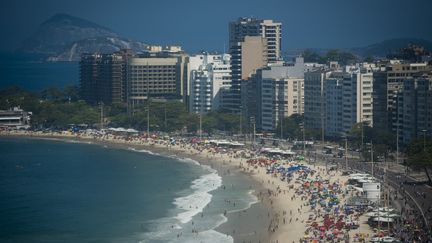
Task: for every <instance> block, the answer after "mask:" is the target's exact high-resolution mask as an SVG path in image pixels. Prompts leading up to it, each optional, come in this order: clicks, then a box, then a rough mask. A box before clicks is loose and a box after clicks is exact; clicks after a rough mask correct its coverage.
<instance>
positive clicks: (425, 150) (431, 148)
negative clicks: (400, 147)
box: [406, 139, 432, 185]
mask: <svg viewBox="0 0 432 243" xmlns="http://www.w3.org/2000/svg"><path fill="white" fill-rule="evenodd" d="M406 154H407V157H408V158H407V164H408V166H409V167H411V168H413V169H420V170H424V172H425V174H426V176H427V178H428V184H429V185H432V180H431V177H430V175H429V169H431V167H432V141H431V140H430V139H427V140H423V139H418V140H415V141H413V142H411V143H410V144H409V146H408V148H407V151H406Z"/></svg>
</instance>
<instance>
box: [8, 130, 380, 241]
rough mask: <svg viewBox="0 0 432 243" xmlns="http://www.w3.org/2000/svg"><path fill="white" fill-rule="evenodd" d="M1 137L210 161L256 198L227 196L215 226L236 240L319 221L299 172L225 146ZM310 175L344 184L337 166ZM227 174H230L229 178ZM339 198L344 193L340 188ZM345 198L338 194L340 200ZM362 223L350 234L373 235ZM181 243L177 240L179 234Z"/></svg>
mask: <svg viewBox="0 0 432 243" xmlns="http://www.w3.org/2000/svg"><path fill="white" fill-rule="evenodd" d="M1 135H4V136H26V137H33V138H37V139H60V140H76V141H80V142H91V143H97V144H101V145H104V146H113V147H116V148H123V149H136V150H148V151H151V152H152V153H157V154H161V155H166V156H176V157H178V158H189V159H192V160H195V161H198V162H199V163H200V164H203V165H207V166H210V167H211V168H213V169H215V170H217V173H218V174H219V175H220V176H221V177H222V178H224V179H223V181H226V180H233V178H236V179H237V178H238V180H241V183H247V184H248V185H249V186H250V190H251V192H253V195H254V196H255V197H256V199H257V203H254V204H251V205H249V207H248V208H239V207H238V206H236V205H235V204H234V205H233V204H232V202H230V199H229V198H227V199H226V211H225V212H224V216H226V217H227V219H228V220H227V222H225V223H223V224H221V225H220V226H219V227H217V228H216V230H217V231H219V232H220V233H223V234H226V235H230V236H231V237H233V239H234V242H278V243H279V242H300V240H301V239H302V238H304V237H305V232H306V231H307V230H308V228H310V224H311V221H312V220H311V218H310V217H311V216H310V215H315V219H316V221H317V222H319V223H322V222H323V219H322V218H320V217H316V214H317V211H316V210H312V209H311V207H310V205H309V201H308V200H309V199H308V198H307V197H306V196H307V194H306V193H304V194H303V192H302V190H304V188H303V186H304V185H303V184H302V183H299V182H298V181H297V180H298V179H299V177H300V176H302V174H298V175H297V174H295V175H294V178H293V179H292V180H291V182H290V183H287V181H283V180H281V179H280V178H279V177H278V176H277V175H276V174H273V173H268V170H267V168H266V167H265V166H257V165H256V164H251V163H250V161H249V162H248V159H246V158H244V157H243V156H240V155H239V154H237V153H235V152H233V151H229V150H220V151H216V150H215V149H213V148H206V147H202V146H197V145H194V144H188V143H174V144H172V143H169V142H166V141H162V140H157V139H126V140H125V139H124V138H121V137H116V136H106V137H93V136H76V135H73V134H70V133H48V134H43V133H27V132H18V133H8V134H5V133H3V134H1ZM280 162H281V163H284V164H286V165H287V166H288V165H289V164H290V163H293V162H295V161H293V160H282V161H280ZM308 167H309V168H311V171H312V170H313V171H315V172H314V173H312V174H313V175H314V177H312V176H310V177H309V178H316V177H318V178H320V180H322V181H326V186H327V185H332V184H333V183H335V184H337V185H338V186H339V187H341V188H342V186H343V185H344V184H345V182H346V180H347V178H346V176H342V175H341V172H340V171H331V172H329V173H327V171H326V170H325V167H324V166H319V165H308ZM229 178H230V179H229ZM235 186H236V185H234V184H232V185H229V184H228V185H226V184H223V185H222V188H225V187H235ZM340 195H341V198H342V197H343V198H344V196H342V195H343V191H342V190H341V192H340ZM343 200H344V199H341V201H342V202H343ZM360 225H361V227H360V228H359V229H357V230H351V231H350V236H351V237H352V238H353V237H354V235H355V234H356V233H360V232H362V233H365V234H370V235H372V233H373V232H372V231H371V230H370V229H369V227H368V226H367V225H365V222H361V224H360ZM179 242H181V239H179Z"/></svg>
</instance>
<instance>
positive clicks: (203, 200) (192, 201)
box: [174, 171, 222, 224]
mask: <svg viewBox="0 0 432 243" xmlns="http://www.w3.org/2000/svg"><path fill="white" fill-rule="evenodd" d="M221 185H222V177H220V176H219V175H218V174H217V173H216V171H213V172H211V173H210V174H206V175H203V176H201V177H200V178H198V179H196V180H194V181H192V186H191V189H193V190H194V192H193V193H192V194H190V195H187V196H184V197H179V198H176V199H175V200H174V204H175V205H176V206H177V208H178V209H181V210H185V211H184V212H181V213H179V214H178V215H177V216H176V217H175V218H176V219H178V220H179V221H180V222H181V223H183V224H184V223H187V222H189V221H191V220H192V217H193V216H195V215H197V214H198V213H201V212H202V211H203V209H204V207H205V206H206V205H207V204H209V203H210V201H211V198H212V195H211V194H210V193H209V192H211V191H213V190H216V189H217V188H218V187H220V186H221Z"/></svg>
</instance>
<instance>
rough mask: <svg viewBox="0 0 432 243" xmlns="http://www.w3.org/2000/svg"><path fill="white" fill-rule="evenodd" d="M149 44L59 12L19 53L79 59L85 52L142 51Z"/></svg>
mask: <svg viewBox="0 0 432 243" xmlns="http://www.w3.org/2000/svg"><path fill="white" fill-rule="evenodd" d="M145 46H146V44H144V43H142V42H138V41H134V40H130V39H127V38H124V37H121V36H119V35H118V34H117V33H115V32H114V31H112V30H110V29H108V28H106V27H103V26H100V25H98V24H95V23H93V22H90V21H88V20H85V19H81V18H77V17H74V16H70V15H67V14H57V15H54V16H53V17H51V18H50V19H48V20H47V21H45V22H44V23H42V24H41V25H40V26H39V28H38V30H37V31H36V32H35V33H34V34H33V35H31V36H30V37H29V38H27V39H26V40H24V41H23V43H22V45H21V47H20V48H18V50H17V52H18V53H23V54H27V55H33V56H35V57H38V58H41V59H43V60H50V61H77V60H79V59H80V55H81V54H82V53H84V52H101V53H110V52H113V51H118V50H120V49H123V48H129V49H133V50H134V51H136V52H140V51H142V50H143V49H144V48H145Z"/></svg>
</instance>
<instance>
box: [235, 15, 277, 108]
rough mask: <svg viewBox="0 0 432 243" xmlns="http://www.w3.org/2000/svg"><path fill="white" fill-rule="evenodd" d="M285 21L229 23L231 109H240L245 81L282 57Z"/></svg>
mask: <svg viewBox="0 0 432 243" xmlns="http://www.w3.org/2000/svg"><path fill="white" fill-rule="evenodd" d="M281 38H282V24H281V23H278V22H274V21H273V20H258V19H254V18H239V19H238V20H237V21H234V22H230V23H229V53H230V54H231V69H232V87H231V91H232V92H231V101H230V104H229V105H228V107H227V108H228V109H230V110H232V111H233V112H239V111H240V106H241V105H240V100H241V93H242V91H241V82H242V79H245V78H246V79H247V78H249V77H250V76H251V75H252V74H253V72H255V71H256V70H257V69H258V68H261V67H264V66H265V65H267V63H275V62H278V61H280V60H281Z"/></svg>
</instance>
